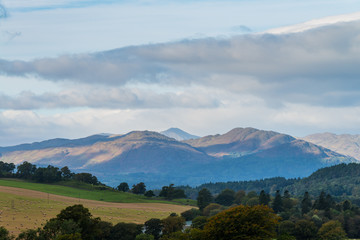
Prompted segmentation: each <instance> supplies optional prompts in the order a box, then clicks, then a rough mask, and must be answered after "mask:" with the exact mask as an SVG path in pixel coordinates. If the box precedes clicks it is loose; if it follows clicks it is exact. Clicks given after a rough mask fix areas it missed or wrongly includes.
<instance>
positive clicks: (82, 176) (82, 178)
mask: <svg viewBox="0 0 360 240" xmlns="http://www.w3.org/2000/svg"><path fill="white" fill-rule="evenodd" d="M73 178H74V180H76V181H79V182H84V183H89V184H93V185H98V184H99V181H98V179H97V177H96V176H93V175H92V174H91V173H77V174H75V175H74V177H73Z"/></svg>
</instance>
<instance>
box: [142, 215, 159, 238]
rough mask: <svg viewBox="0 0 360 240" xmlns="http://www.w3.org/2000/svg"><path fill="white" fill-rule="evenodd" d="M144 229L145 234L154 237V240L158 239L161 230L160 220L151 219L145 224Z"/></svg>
mask: <svg viewBox="0 0 360 240" xmlns="http://www.w3.org/2000/svg"><path fill="white" fill-rule="evenodd" d="M144 227H145V233H146V234H150V235H152V236H154V238H155V239H156V240H157V239H159V238H160V233H161V231H162V228H163V224H162V221H161V220H160V219H158V218H151V219H149V220H147V221H146V222H145V224H144Z"/></svg>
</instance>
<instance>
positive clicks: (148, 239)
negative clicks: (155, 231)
mask: <svg viewBox="0 0 360 240" xmlns="http://www.w3.org/2000/svg"><path fill="white" fill-rule="evenodd" d="M135 240H154V236H153V235H149V234H146V233H141V234H139V235H137V236H136V238H135Z"/></svg>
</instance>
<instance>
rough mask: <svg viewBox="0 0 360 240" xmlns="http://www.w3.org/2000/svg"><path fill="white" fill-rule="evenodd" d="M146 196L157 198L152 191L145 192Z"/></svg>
mask: <svg viewBox="0 0 360 240" xmlns="http://www.w3.org/2000/svg"><path fill="white" fill-rule="evenodd" d="M144 196H146V197H153V196H155V194H154V192H153V191H152V190H149V191H146V192H145V194H144Z"/></svg>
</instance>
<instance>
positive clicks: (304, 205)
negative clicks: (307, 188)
mask: <svg viewBox="0 0 360 240" xmlns="http://www.w3.org/2000/svg"><path fill="white" fill-rule="evenodd" d="M311 207H312V204H311V199H310V195H309V193H308V192H305V193H304V197H303V199H302V200H301V213H302V214H306V213H308V212H309V211H310V210H311Z"/></svg>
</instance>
